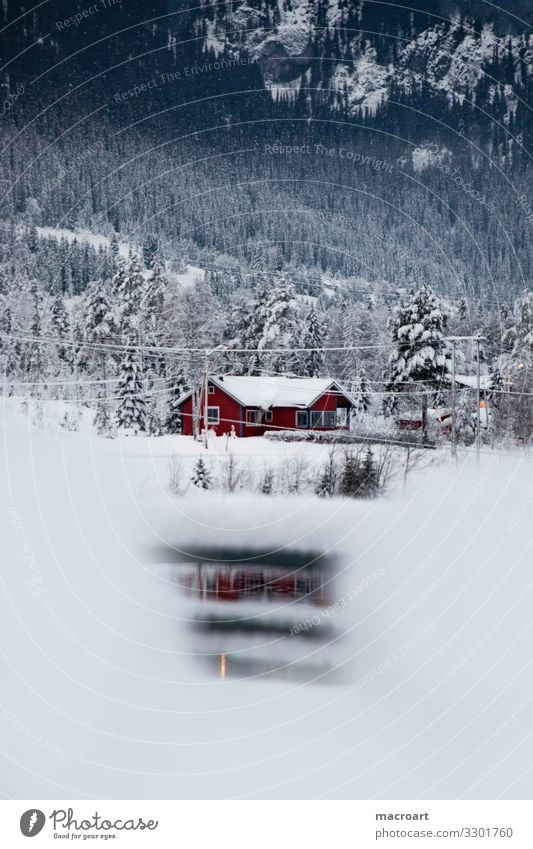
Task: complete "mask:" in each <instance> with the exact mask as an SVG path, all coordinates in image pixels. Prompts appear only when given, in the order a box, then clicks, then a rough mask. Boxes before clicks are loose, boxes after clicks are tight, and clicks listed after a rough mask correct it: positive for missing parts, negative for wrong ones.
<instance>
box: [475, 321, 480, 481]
mask: <svg viewBox="0 0 533 849" xmlns="http://www.w3.org/2000/svg"><path fill="white" fill-rule="evenodd" d="M480 341H481V340H480V337H479V336H476V360H477V368H476V387H477V427H476V461H477V465H478V467H479V466H480V465H481V363H480V362H479V349H480Z"/></svg>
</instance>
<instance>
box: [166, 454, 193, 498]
mask: <svg viewBox="0 0 533 849" xmlns="http://www.w3.org/2000/svg"><path fill="white" fill-rule="evenodd" d="M188 487H189V477H188V476H187V474H186V472H185V468H184V466H183V460H182V459H181V457H176V456H172V457H171V458H170V460H169V463H168V488H169V489H170V491H171V492H173V493H174V495H183V494H184V493H185V492H186V491H187V489H188Z"/></svg>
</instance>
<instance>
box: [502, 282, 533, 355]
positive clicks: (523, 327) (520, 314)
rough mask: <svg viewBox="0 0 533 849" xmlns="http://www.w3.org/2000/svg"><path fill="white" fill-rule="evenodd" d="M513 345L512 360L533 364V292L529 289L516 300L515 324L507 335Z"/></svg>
mask: <svg viewBox="0 0 533 849" xmlns="http://www.w3.org/2000/svg"><path fill="white" fill-rule="evenodd" d="M506 339H507V340H508V341H509V342H511V343H512V346H513V347H512V350H511V359H512V360H513V361H515V362H519V361H520V362H521V361H524V363H528V364H530V363H531V360H532V358H533V291H528V290H527V289H526V290H524V291H523V292H522V294H521V295H520V297H519V298H517V299H516V301H515V305H514V313H513V323H512V325H511V327H510V328H509V330H508V331H507V333H506Z"/></svg>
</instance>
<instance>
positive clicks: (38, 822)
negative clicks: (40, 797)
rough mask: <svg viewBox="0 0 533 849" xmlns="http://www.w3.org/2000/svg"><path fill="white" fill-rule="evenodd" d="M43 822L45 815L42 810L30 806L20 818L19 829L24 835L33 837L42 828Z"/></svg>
mask: <svg viewBox="0 0 533 849" xmlns="http://www.w3.org/2000/svg"><path fill="white" fill-rule="evenodd" d="M45 822H46V817H45V815H44V814H43V812H42V811H39V810H38V809H37V808H30V810H29V811H25V812H24V813H23V814H22V816H21V818H20V830H21V832H22V833H23V835H24V837H35V835H36V834H39V832H40V831H42V830H43V828H44V824H45Z"/></svg>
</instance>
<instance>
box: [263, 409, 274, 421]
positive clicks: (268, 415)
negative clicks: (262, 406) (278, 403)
mask: <svg viewBox="0 0 533 849" xmlns="http://www.w3.org/2000/svg"><path fill="white" fill-rule="evenodd" d="M273 418H274V414H273V412H272V410H267V411H266V413H265V422H266V423H267V424H270V422H271V421H272V419H273Z"/></svg>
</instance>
